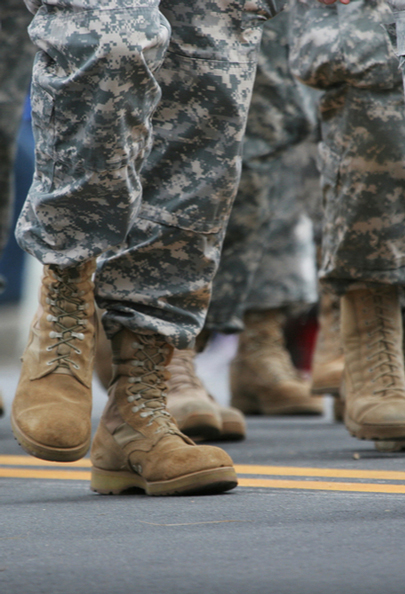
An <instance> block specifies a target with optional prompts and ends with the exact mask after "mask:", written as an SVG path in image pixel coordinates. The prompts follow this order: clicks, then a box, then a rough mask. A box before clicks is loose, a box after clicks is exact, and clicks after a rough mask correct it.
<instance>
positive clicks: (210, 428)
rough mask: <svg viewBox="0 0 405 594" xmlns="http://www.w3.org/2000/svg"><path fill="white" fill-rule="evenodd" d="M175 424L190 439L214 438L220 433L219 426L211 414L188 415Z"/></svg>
mask: <svg viewBox="0 0 405 594" xmlns="http://www.w3.org/2000/svg"><path fill="white" fill-rule="evenodd" d="M177 424H178V426H179V429H180V431H181V432H182V433H184V434H185V435H187V436H188V437H191V438H192V439H203V440H204V439H206V440H215V439H218V438H219V437H220V435H221V426H220V425H219V424H218V421H217V419H216V418H215V417H214V416H212V415H202V414H195V415H189V416H188V417H186V419H184V421H178V420H177Z"/></svg>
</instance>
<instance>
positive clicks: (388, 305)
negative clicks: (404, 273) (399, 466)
mask: <svg viewBox="0 0 405 594" xmlns="http://www.w3.org/2000/svg"><path fill="white" fill-rule="evenodd" d="M341 319H342V340H343V347H344V353H345V374H344V384H343V390H344V397H345V424H346V427H347V428H348V430H349V431H350V433H351V434H352V435H354V436H355V437H358V438H361V439H372V440H380V439H382V440H396V439H401V438H405V373H404V359H403V353H402V321H401V311H400V306H399V299H398V291H397V289H396V287H392V286H387V285H382V286H381V287H379V288H365V289H356V290H352V291H348V292H347V293H346V295H344V296H343V297H342V299H341Z"/></svg>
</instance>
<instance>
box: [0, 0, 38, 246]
mask: <svg viewBox="0 0 405 594" xmlns="http://www.w3.org/2000/svg"><path fill="white" fill-rule="evenodd" d="M31 18H32V17H31V15H30V14H29V12H28V11H27V9H26V8H25V6H24V4H23V2H21V0H1V2H0V250H1V249H2V248H4V245H5V243H6V241H7V239H8V235H9V231H10V229H9V226H10V219H11V211H12V208H11V206H12V203H13V197H14V196H13V194H14V187H13V166H14V156H15V151H16V139H17V133H18V128H19V125H20V121H21V115H22V111H23V106H24V101H25V98H26V95H27V92H28V87H29V80H30V76H31V68H32V61H33V58H34V54H35V47H34V46H33V44H32V43H31V41H30V39H29V37H28V33H27V27H28V25H29V23H30V21H31Z"/></svg>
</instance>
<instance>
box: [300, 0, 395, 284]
mask: <svg viewBox="0 0 405 594" xmlns="http://www.w3.org/2000/svg"><path fill="white" fill-rule="evenodd" d="M291 15H292V19H293V24H292V27H291V33H292V37H291V44H292V51H291V55H290V61H291V65H292V70H293V72H294V74H295V75H296V76H297V77H299V79H300V80H302V81H303V82H305V83H307V84H309V85H311V86H313V87H316V88H320V89H324V90H325V94H324V96H323V99H322V101H321V106H320V108H321V109H320V111H321V133H322V143H321V145H320V168H321V173H322V188H323V199H324V212H325V218H324V226H323V243H322V268H321V271H320V278H321V280H322V281H323V282H324V283H326V284H327V285H328V286H330V287H331V288H332V289H333V290H335V291H337V292H338V293H343V292H344V291H345V290H346V289H347V288H348V286H349V285H352V284H353V283H355V282H360V283H363V282H366V283H386V284H394V285H405V200H404V196H405V167H404V162H405V106H404V99H403V90H402V84H401V77H400V73H399V71H398V59H397V57H396V56H395V53H394V50H393V47H392V45H391V41H390V38H389V35H388V33H387V30H386V28H385V26H384V25H385V24H387V23H388V22H389V21H390V20H391V18H392V17H391V13H390V10H389V7H388V5H387V3H386V2H385V1H383V0H354V1H353V2H351V3H350V4H349V5H347V6H344V5H342V4H340V3H339V5H333V6H323V5H321V4H319V3H318V2H317V0H294V9H293V11H292V13H291Z"/></svg>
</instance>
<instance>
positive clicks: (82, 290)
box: [11, 260, 95, 462]
mask: <svg viewBox="0 0 405 594" xmlns="http://www.w3.org/2000/svg"><path fill="white" fill-rule="evenodd" d="M94 270H95V261H94V260H90V261H88V262H85V263H84V264H81V265H78V266H74V267H69V268H64V269H61V268H59V267H57V266H53V265H50V266H48V265H47V266H44V272H43V277H42V285H41V289H40V303H39V308H38V310H37V312H36V315H35V317H34V320H33V323H32V325H31V330H30V336H29V340H28V345H27V348H26V349H25V352H24V354H23V357H22V369H21V376H20V381H19V384H18V386H17V392H16V395H15V398H14V402H13V405H12V411H11V425H12V429H13V433H14V435H15V437H16V439H17V441H18V442H19V443H20V445H21V446H22V447H23V448H24V450H25V451H26V452H28V453H29V454H32V455H33V456H36V457H37V458H43V459H45V460H53V461H60V462H69V461H73V460H78V459H79V458H82V457H83V456H84V455H85V454H86V452H87V450H88V449H89V447H90V438H91V418H90V417H91V381H92V373H93V359H94V347H95V315H94V285H93V281H92V275H93V273H94Z"/></svg>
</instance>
